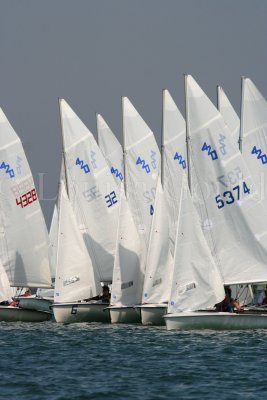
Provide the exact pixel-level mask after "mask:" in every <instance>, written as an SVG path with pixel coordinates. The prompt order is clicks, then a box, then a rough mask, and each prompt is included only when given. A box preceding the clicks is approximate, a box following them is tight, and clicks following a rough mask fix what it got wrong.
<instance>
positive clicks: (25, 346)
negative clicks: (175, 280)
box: [0, 322, 267, 400]
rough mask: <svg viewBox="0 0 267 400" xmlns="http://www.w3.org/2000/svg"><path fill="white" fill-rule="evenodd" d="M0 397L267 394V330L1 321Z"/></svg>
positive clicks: (10, 399) (233, 396)
mask: <svg viewBox="0 0 267 400" xmlns="http://www.w3.org/2000/svg"><path fill="white" fill-rule="evenodd" d="M0 346H1V347H0V349H1V350H0V351H1V352H0V355H1V357H0V364H1V365H0V366H1V369H0V370H1V383H0V398H1V400H2V399H5V400H13V399H14V400H18V399H19V400H24V399H25V400H26V399H27V400H34V399H40V400H43V399H49V400H63V399H75V400H76V399H77V400H78V399H79V400H82V399H108V400H113V399H114V400H115V399H116V400H117V399H151V400H152V399H206V400H207V399H211V400H214V399H255V398H256V397H257V398H262V399H264V398H266V393H267V383H266V380H265V377H264V371H265V369H266V368H265V367H266V366H267V361H266V356H265V354H266V350H267V331H264V330H258V331H233V332H228V331H227V332H215V331H195V332H168V331H167V330H166V328H165V327H158V328H157V327H143V326H139V325H137V326H134V325H104V324H85V323H84V324H71V325H62V324H57V323H53V322H45V323H36V324H29V323H13V324H12V323H0Z"/></svg>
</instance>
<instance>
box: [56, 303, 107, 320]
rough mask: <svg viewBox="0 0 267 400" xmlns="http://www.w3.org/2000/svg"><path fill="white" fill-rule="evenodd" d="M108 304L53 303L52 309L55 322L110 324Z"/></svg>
mask: <svg viewBox="0 0 267 400" xmlns="http://www.w3.org/2000/svg"><path fill="white" fill-rule="evenodd" d="M107 307H108V304H105V303H82V302H81V303H77V302H76V303H58V304H56V303H54V304H53V305H52V309H53V312H54V317H55V320H56V322H63V323H65V324H71V323H74V322H105V323H109V322H110V314H109V309H108V308H107Z"/></svg>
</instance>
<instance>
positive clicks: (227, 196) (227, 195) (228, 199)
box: [215, 182, 250, 208]
mask: <svg viewBox="0 0 267 400" xmlns="http://www.w3.org/2000/svg"><path fill="white" fill-rule="evenodd" d="M242 186H243V187H242ZM242 190H243V193H244V194H249V193H250V189H249V188H248V186H247V185H246V182H243V184H242V185H237V186H235V187H233V188H232V190H226V191H225V192H223V194H222V195H221V194H218V196H216V197H215V201H216V203H217V207H218V208H223V207H224V206H225V205H226V204H232V203H234V202H235V200H240V193H241V192H242Z"/></svg>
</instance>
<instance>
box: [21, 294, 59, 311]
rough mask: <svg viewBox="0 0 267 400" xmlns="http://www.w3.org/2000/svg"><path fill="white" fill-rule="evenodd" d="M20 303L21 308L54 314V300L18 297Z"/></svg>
mask: <svg viewBox="0 0 267 400" xmlns="http://www.w3.org/2000/svg"><path fill="white" fill-rule="evenodd" d="M16 300H18V301H19V306H20V307H21V308H26V309H28V310H37V311H46V312H48V313H50V314H53V310H52V307H51V306H52V304H53V300H48V299H43V298H39V297H16Z"/></svg>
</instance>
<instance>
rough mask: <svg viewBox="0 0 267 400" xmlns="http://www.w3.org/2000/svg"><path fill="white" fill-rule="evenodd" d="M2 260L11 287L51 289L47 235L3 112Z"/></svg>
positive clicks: (15, 138) (0, 150)
mask: <svg viewBox="0 0 267 400" xmlns="http://www.w3.org/2000/svg"><path fill="white" fill-rule="evenodd" d="M0 184H1V193H0V209H1V214H2V216H3V217H2V218H3V221H2V223H3V225H2V227H3V235H2V240H1V260H2V262H3V265H4V268H5V270H6V272H7V275H8V279H9V282H10V285H11V286H27V287H28V286H30V287H51V277H50V270H49V268H50V267H49V257H48V233H47V228H46V225H45V221H44V217H43V213H42V210H41V207H40V204H39V201H38V198H37V192H36V188H35V186H34V181H33V177H32V174H31V170H30V167H29V164H28V161H27V158H26V155H25V152H24V150H23V147H22V144H21V141H20V139H19V137H18V136H17V134H16V132H15V131H14V129H13V128H12V126H11V125H10V123H9V122H8V120H7V118H6V116H5V114H4V113H3V111H2V110H1V109H0Z"/></svg>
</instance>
